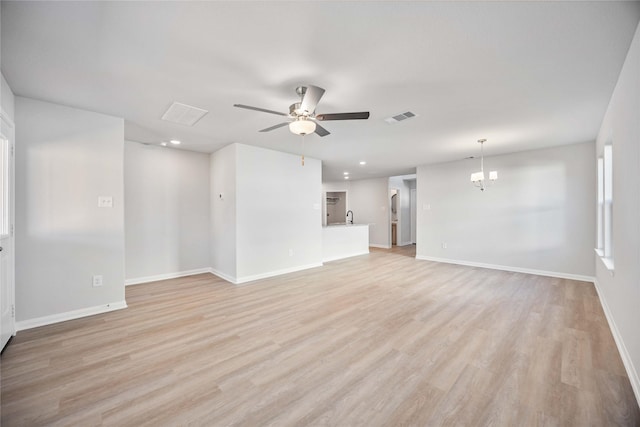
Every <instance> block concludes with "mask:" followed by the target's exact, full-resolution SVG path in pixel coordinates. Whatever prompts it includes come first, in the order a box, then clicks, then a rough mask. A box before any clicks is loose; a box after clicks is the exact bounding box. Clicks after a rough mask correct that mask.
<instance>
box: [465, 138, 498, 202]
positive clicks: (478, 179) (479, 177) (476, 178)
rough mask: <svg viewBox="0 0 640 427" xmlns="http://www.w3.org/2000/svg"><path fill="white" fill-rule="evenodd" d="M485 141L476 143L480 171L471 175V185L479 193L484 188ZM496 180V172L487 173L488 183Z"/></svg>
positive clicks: (481, 140)
mask: <svg viewBox="0 0 640 427" xmlns="http://www.w3.org/2000/svg"><path fill="white" fill-rule="evenodd" d="M485 141H486V139H479V140H478V143H480V171H479V172H473V173H472V174H471V182H472V183H473V185H475V186H476V187H478V188H479V189H480V191H484V188H485V177H484V150H483V147H484V142H485ZM497 179H498V171H490V172H489V181H491V182H493V181H495V180H497Z"/></svg>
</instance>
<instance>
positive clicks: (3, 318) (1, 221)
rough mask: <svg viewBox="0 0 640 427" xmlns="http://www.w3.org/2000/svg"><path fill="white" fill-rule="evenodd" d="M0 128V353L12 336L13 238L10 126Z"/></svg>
mask: <svg viewBox="0 0 640 427" xmlns="http://www.w3.org/2000/svg"><path fill="white" fill-rule="evenodd" d="M0 121H1V122H2V124H1V126H0V350H2V349H4V346H5V345H6V344H7V342H8V341H9V338H11V336H12V335H14V334H15V322H14V314H15V308H14V307H15V302H14V301H15V300H14V298H15V296H14V295H15V292H14V291H15V289H14V237H13V178H14V174H13V166H14V161H13V124H12V123H11V122H10V121H9V120H8V119H7V118H6V117H5V116H4V114H2V116H1V117H0Z"/></svg>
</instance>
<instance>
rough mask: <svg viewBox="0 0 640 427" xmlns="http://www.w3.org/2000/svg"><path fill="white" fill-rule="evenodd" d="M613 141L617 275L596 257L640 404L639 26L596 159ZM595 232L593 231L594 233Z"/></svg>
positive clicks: (612, 322)
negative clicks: (608, 143)
mask: <svg viewBox="0 0 640 427" xmlns="http://www.w3.org/2000/svg"><path fill="white" fill-rule="evenodd" d="M609 141H611V143H612V145H613V197H614V201H613V253H614V257H615V258H614V262H615V273H614V275H610V274H609V272H608V270H607V269H606V268H605V267H604V265H603V263H602V262H601V261H600V259H599V258H596V261H595V264H596V279H597V282H596V285H597V287H598V292H599V294H600V298H601V300H602V301H603V306H604V307H605V312H606V313H607V315H608V318H609V323H610V325H611V327H612V329H613V332H614V336H615V337H616V339H617V342H618V348H620V350H621V351H620V352H621V354H622V358H623V360H624V362H625V366H626V367H627V372H628V374H629V377H630V380H631V384H632V386H633V387H634V391H635V393H636V399H638V401H640V380H639V378H638V372H639V371H640V333H639V332H638V327H639V325H640V310H638V302H639V301H640V225H639V224H640V26H639V27H638V29H637V30H636V34H635V37H634V38H633V42H632V43H631V47H630V49H629V53H628V54H627V59H626V61H625V63H624V66H623V68H622V71H621V73H620V77H619V79H618V83H617V85H616V88H615V90H614V92H613V95H612V97H611V101H610V104H609V107H608V109H607V112H606V115H605V117H604V120H603V122H602V127H601V128H600V132H599V134H598V139H597V143H596V154H597V155H601V153H602V149H603V145H604V144H605V143H607V142H609ZM594 169H595V165H594ZM594 189H595V184H594ZM594 191H595V190H594ZM594 209H595V208H594V207H592V210H594ZM595 233H596V228H595V227H593V228H592V229H591V234H592V235H593V234H595Z"/></svg>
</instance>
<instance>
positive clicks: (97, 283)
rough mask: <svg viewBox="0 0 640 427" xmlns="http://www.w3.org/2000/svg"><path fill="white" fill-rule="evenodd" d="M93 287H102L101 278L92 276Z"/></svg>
mask: <svg viewBox="0 0 640 427" xmlns="http://www.w3.org/2000/svg"><path fill="white" fill-rule="evenodd" d="M92 283H93V287H94V288H96V287H98V286H102V276H93V282H92Z"/></svg>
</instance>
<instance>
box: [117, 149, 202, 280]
mask: <svg viewBox="0 0 640 427" xmlns="http://www.w3.org/2000/svg"><path fill="white" fill-rule="evenodd" d="M124 190H125V191H124V193H125V210H124V212H125V255H126V259H125V272H126V275H125V277H126V278H127V283H132V282H138V281H146V280H149V279H152V278H161V277H169V276H176V275H180V274H185V273H187V272H194V270H196V271H197V270H202V269H206V270H208V269H209V267H210V256H209V220H210V218H209V197H210V192H209V155H208V154H204V153H194V152H191V151H185V150H175V149H171V148H165V147H160V146H152V145H143V144H140V143H137V142H131V141H125V146H124Z"/></svg>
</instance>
